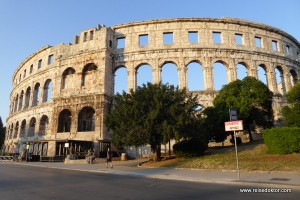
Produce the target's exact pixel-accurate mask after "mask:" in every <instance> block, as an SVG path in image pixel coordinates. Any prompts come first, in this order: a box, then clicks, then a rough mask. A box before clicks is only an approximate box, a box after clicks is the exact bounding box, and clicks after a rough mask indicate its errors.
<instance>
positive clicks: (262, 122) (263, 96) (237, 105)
mask: <svg viewBox="0 0 300 200" xmlns="http://www.w3.org/2000/svg"><path fill="white" fill-rule="evenodd" d="M272 98H273V93H272V92H271V91H270V90H269V89H268V87H267V86H266V85H265V84H264V83H262V82H261V81H259V80H257V79H255V78H254V77H249V76H248V77H245V78H244V79H243V80H242V81H241V80H236V81H234V82H231V83H229V84H228V85H225V86H224V87H223V88H222V89H221V90H220V92H219V94H218V95H217V97H216V98H215V99H214V101H213V104H214V107H215V108H216V109H218V110H220V112H221V113H222V114H221V116H222V117H223V120H224V121H227V120H229V113H228V111H229V109H233V108H234V109H237V111H238V117H239V119H240V120H243V124H244V129H246V130H247V131H248V133H249V136H250V140H253V139H252V134H251V129H252V128H251V127H255V126H260V127H263V128H268V127H271V126H272V125H273V110H272ZM224 113H227V114H225V115H224ZM226 116H227V117H226ZM223 126H224V124H223Z"/></svg>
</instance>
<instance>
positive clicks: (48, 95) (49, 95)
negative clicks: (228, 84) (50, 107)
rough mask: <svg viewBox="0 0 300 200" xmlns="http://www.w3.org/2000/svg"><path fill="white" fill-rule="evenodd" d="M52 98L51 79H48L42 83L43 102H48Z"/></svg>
mask: <svg viewBox="0 0 300 200" xmlns="http://www.w3.org/2000/svg"><path fill="white" fill-rule="evenodd" d="M51 99H52V81H51V79H48V80H47V81H46V82H45V85H44V95H43V102H49V101H50V100H51Z"/></svg>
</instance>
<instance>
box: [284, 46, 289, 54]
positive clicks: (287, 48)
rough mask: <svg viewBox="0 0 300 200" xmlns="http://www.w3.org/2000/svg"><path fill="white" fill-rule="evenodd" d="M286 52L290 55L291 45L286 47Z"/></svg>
mask: <svg viewBox="0 0 300 200" xmlns="http://www.w3.org/2000/svg"><path fill="white" fill-rule="evenodd" d="M285 51H286V53H287V54H290V46H289V45H286V46H285Z"/></svg>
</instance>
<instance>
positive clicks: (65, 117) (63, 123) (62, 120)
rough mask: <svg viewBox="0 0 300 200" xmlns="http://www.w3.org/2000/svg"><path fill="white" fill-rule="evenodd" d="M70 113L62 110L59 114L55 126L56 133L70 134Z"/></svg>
mask: <svg viewBox="0 0 300 200" xmlns="http://www.w3.org/2000/svg"><path fill="white" fill-rule="evenodd" d="M71 118H72V115H71V112H70V110H68V109H64V110H62V111H61V112H60V113H59V116H58V126H57V132H58V133H62V132H70V131H71V125H72V124H71V121H72V120H71Z"/></svg>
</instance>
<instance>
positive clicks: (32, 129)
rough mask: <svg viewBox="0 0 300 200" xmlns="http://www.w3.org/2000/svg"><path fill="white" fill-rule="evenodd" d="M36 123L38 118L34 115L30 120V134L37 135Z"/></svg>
mask: <svg viewBox="0 0 300 200" xmlns="http://www.w3.org/2000/svg"><path fill="white" fill-rule="evenodd" d="M35 124H36V119H35V118H34V117H32V118H31V119H30V122H29V128H28V136H34V135H35Z"/></svg>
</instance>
